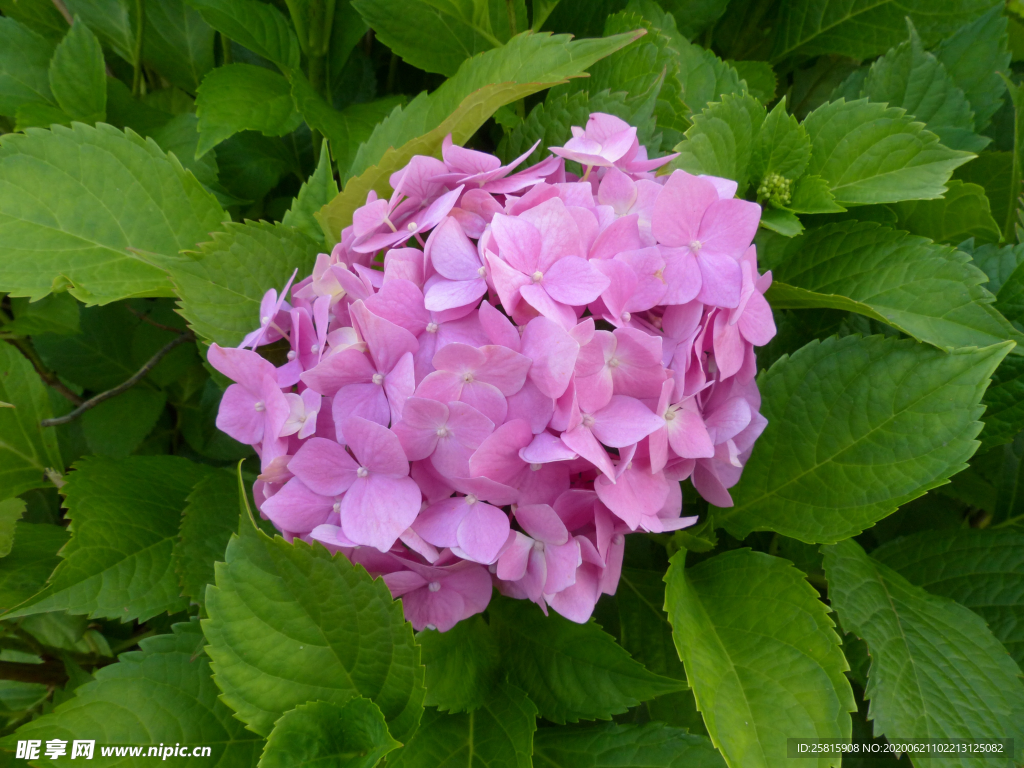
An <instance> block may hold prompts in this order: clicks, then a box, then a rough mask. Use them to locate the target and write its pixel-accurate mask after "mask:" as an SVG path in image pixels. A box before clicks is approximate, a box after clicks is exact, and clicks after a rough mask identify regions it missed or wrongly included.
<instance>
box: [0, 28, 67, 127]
mask: <svg viewBox="0 0 1024 768" xmlns="http://www.w3.org/2000/svg"><path fill="white" fill-rule="evenodd" d="M53 50H54V44H53V43H52V42H50V41H49V40H46V39H45V38H43V37H42V36H40V35H38V34H36V33H35V32H33V31H32V30H31V29H29V28H28V27H26V26H24V25H23V24H19V23H18V22H17V21H15V20H14V19H9V18H6V17H0V115H9V116H12V117H13V116H14V113H15V112H17V110H18V107H20V106H22V105H23V104H32V103H40V104H52V103H53V94H52V93H51V92H50V78H49V74H48V67H49V66H50V58H51V57H52V56H53Z"/></svg>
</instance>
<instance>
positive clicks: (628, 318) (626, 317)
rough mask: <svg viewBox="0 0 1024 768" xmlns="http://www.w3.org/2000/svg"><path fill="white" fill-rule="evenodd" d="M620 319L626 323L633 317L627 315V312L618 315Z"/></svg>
mask: <svg viewBox="0 0 1024 768" xmlns="http://www.w3.org/2000/svg"><path fill="white" fill-rule="evenodd" d="M620 317H621V318H622V322H624V323H628V322H629V321H630V319H631V318H632V317H633V316H632V315H631V314H629V312H623V313H622V314H621V315H620Z"/></svg>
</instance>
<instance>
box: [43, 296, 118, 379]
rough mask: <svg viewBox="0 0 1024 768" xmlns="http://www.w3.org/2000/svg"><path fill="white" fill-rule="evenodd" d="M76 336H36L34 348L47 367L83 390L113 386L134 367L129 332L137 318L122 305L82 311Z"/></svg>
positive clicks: (90, 308) (89, 308)
mask: <svg viewBox="0 0 1024 768" xmlns="http://www.w3.org/2000/svg"><path fill="white" fill-rule="evenodd" d="M80 317H81V328H82V332H81V333H80V334H78V335H76V336H38V337H36V338H35V339H33V342H34V344H35V347H36V351H37V352H38V353H39V356H40V357H41V358H42V359H43V362H44V363H46V365H47V367H48V368H51V369H53V370H55V371H56V372H57V373H58V374H60V375H61V376H63V377H64V378H66V379H67V380H69V381H72V382H74V383H75V384H79V385H81V386H83V387H85V388H86V389H91V390H95V391H102V390H105V389H111V388H113V387H116V386H117V385H118V384H120V383H121V382H122V381H124V380H125V379H127V378H128V377H129V376H131V375H132V374H133V373H135V371H136V370H137V366H136V365H135V364H134V362H133V360H132V349H131V347H132V344H131V340H132V333H133V332H134V330H135V327H136V326H137V324H138V320H137V319H136V318H135V317H134V316H133V315H132V314H131V313H129V312H128V310H127V309H126V308H125V307H124V306H123V305H113V306H105V307H88V308H84V309H82V310H81V314H80Z"/></svg>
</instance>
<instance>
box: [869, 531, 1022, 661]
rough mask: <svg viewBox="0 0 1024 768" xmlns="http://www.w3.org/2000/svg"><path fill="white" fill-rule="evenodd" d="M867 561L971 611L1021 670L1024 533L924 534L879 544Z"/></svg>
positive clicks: (958, 532)
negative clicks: (870, 560)
mask: <svg viewBox="0 0 1024 768" xmlns="http://www.w3.org/2000/svg"><path fill="white" fill-rule="evenodd" d="M871 556H872V558H874V559H875V560H877V561H878V562H880V563H882V564H883V565H887V566H889V567H890V568H892V569H893V570H894V571H896V572H898V573H899V574H900V575H901V576H903V578H905V579H906V580H907V581H909V582H910V583H911V584H914V585H915V586H918V587H921V588H922V589H925V590H927V591H928V592H931V593H932V594H933V595H942V596H943V597H948V598H950V599H951V600H956V602H958V603H960V604H961V605H963V606H966V607H967V608H970V609H971V610H973V611H974V612H975V613H977V614H978V615H979V616H981V618H983V619H984V620H985V622H986V623H987V624H988V628H989V629H990V630H992V634H993V635H995V636H996V639H997V640H999V641H1000V642H1001V643H1002V644H1003V645H1005V646H1006V650H1008V651H1009V652H1010V655H1011V656H1013V658H1014V660H1015V661H1016V662H1017V664H1018V665H1020V664H1024V626H1022V625H1021V622H1020V612H1021V608H1022V607H1024V532H1021V531H1019V530H1013V529H1006V530H978V529H975V528H968V529H965V530H957V531H924V532H921V533H917V534H914V535H913V536H905V537H903V538H900V539H896V540H895V541H890V542H888V543H886V544H883V545H882V546H881V547H879V548H878V549H876V550H875V551H873V552H872V553H871Z"/></svg>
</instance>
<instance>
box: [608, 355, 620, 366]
mask: <svg viewBox="0 0 1024 768" xmlns="http://www.w3.org/2000/svg"><path fill="white" fill-rule="evenodd" d="M620 365H621V363H620V362H619V359H618V358H617V357H613V358H612V359H611V360H609V361H608V367H609V368H618V367H619V366H620Z"/></svg>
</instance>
